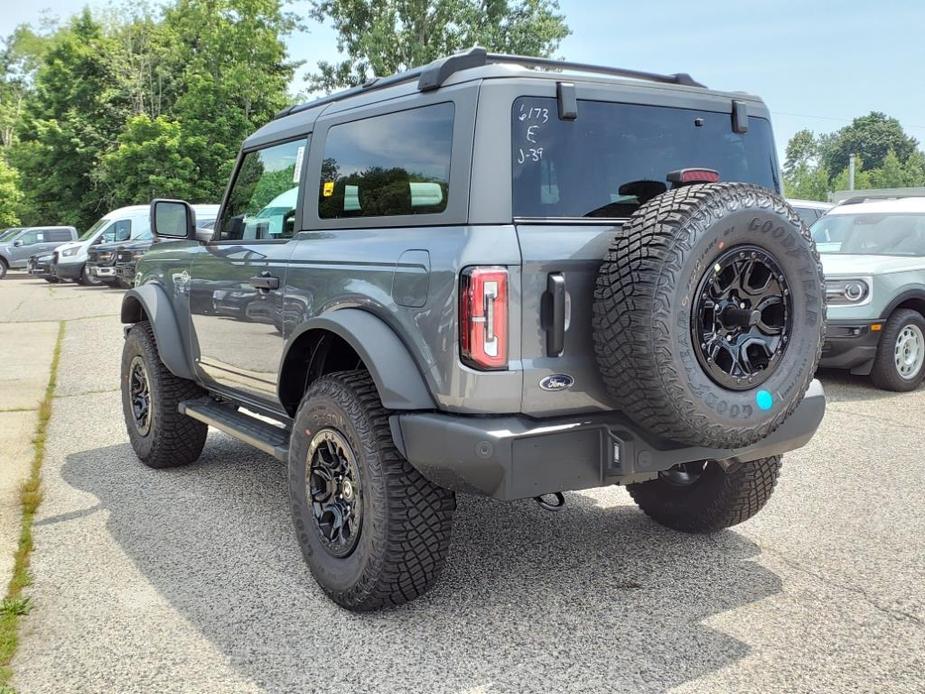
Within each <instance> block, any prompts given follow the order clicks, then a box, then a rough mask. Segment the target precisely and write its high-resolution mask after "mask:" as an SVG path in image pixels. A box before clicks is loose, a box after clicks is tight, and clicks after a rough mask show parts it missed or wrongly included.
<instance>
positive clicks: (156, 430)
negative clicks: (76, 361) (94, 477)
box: [121, 321, 209, 468]
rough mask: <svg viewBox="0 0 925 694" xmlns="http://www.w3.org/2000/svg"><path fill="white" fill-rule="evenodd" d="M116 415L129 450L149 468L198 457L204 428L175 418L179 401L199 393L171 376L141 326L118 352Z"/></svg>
mask: <svg viewBox="0 0 925 694" xmlns="http://www.w3.org/2000/svg"><path fill="white" fill-rule="evenodd" d="M121 380H122V414H123V416H124V418H125V427H126V429H127V430H128V437H129V440H130V441H131V444H132V448H133V449H134V450H135V454H136V455H137V456H138V458H139V460H141V462H142V463H144V464H145V465H147V466H148V467H152V468H167V467H177V466H179V465H186V464H188V463H192V462H193V461H194V460H196V459H197V458H198V457H199V454H200V453H202V448H203V446H204V445H205V443H206V436H207V435H208V433H209V427H208V425H206V424H203V423H202V422H198V421H196V420H195V419H193V418H191V417H187V416H186V415H184V414H180V412H179V410H178V408H179V405H180V403H181V402H183V401H184V400H191V399H193V398H198V397H202V396H203V395H205V391H204V390H203V389H202V388H200V387H199V386H198V385H196V384H195V383H193V382H192V381H188V380H186V379H185V378H178V377H176V376H174V375H173V374H172V373H171V372H170V371H169V370H168V369H167V367H166V366H164V362H162V361H161V358H160V356H159V355H158V352H157V341H156V340H155V338H154V331H153V330H152V329H151V324H150V323H148V322H147V321H144V322H141V323H136V324H135V325H133V326H132V327H131V329H130V330H129V331H128V335H127V336H126V338H125V346H124V348H123V349H122V379H121Z"/></svg>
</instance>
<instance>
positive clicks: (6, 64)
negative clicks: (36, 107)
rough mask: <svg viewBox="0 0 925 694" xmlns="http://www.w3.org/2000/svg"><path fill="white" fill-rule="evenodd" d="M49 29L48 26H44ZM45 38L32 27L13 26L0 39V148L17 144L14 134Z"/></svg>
mask: <svg viewBox="0 0 925 694" xmlns="http://www.w3.org/2000/svg"><path fill="white" fill-rule="evenodd" d="M46 29H48V30H51V29H52V27H51V26H46ZM48 43H49V40H48V36H47V35H46V34H40V33H37V32H36V31H34V30H33V29H32V27H29V26H26V25H21V26H18V27H16V29H15V30H14V31H13V33H12V34H10V36H8V37H7V38H6V39H4V40H3V47H2V49H0V70H2V75H0V146H2V147H10V146H12V145H13V144H14V143H15V142H16V131H17V128H18V126H19V123H20V122H21V120H22V117H23V111H24V108H25V105H26V99H27V97H28V95H29V93H30V92H31V89H32V80H33V77H34V75H35V71H36V70H37V69H38V66H39V65H40V63H41V60H42V57H43V55H44V53H45V51H46V49H47V47H48Z"/></svg>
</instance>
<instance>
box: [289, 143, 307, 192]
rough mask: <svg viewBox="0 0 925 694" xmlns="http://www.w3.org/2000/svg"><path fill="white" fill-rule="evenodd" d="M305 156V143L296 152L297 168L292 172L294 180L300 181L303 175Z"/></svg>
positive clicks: (294, 181)
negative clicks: (303, 158) (303, 159)
mask: <svg viewBox="0 0 925 694" xmlns="http://www.w3.org/2000/svg"><path fill="white" fill-rule="evenodd" d="M304 156H305V145H302V146H301V147H299V150H298V151H297V152H296V154H295V170H294V171H293V172H292V182H293V183H298V182H299V177H300V176H301V175H302V157H304Z"/></svg>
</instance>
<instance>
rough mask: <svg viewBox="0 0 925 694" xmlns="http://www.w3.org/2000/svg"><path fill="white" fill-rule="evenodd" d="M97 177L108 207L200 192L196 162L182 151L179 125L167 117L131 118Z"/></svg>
mask: <svg viewBox="0 0 925 694" xmlns="http://www.w3.org/2000/svg"><path fill="white" fill-rule="evenodd" d="M97 176H98V179H99V180H100V181H101V182H102V185H101V188H102V189H104V191H105V195H106V200H107V205H106V206H107V207H109V208H114V207H120V206H122V205H131V204H145V203H148V202H150V201H151V200H152V199H153V198H158V197H165V198H182V199H190V200H192V199H196V198H198V197H199V195H200V191H199V190H198V189H197V184H196V164H195V162H193V160H192V159H191V158H190V157H188V156H186V154H185V153H184V151H183V138H182V135H181V128H180V124H179V123H176V122H175V121H171V120H168V119H167V118H165V117H164V116H160V117H158V118H155V119H151V118H150V117H149V116H147V115H139V116H134V117H132V118H130V119H129V120H128V122H127V123H126V126H125V130H124V131H123V132H122V133H121V134H120V135H119V145H118V147H116V149H114V150H112V151H110V152H108V153H106V154H105V155H104V156H103V157H102V159H101V161H100V167H99V171H98V173H97Z"/></svg>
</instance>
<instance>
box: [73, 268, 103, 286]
mask: <svg viewBox="0 0 925 694" xmlns="http://www.w3.org/2000/svg"><path fill="white" fill-rule="evenodd" d="M77 282H78V283H80V284H82V285H84V286H85V287H98V286H100V285H101V284H103V282H102V281H101V280H100V279H99V278H98V277H97V276H96V275H94V274H93V273H92V272H90V268H89V267H88V266H87V265H84V266H83V267H82V268H81V269H80V279H78V280H77Z"/></svg>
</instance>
